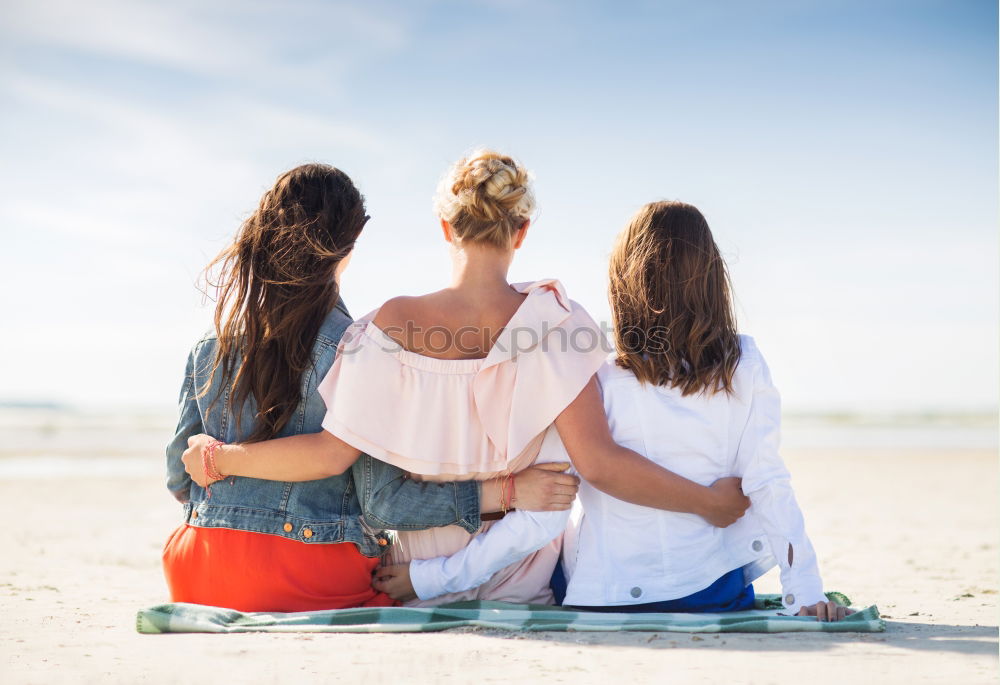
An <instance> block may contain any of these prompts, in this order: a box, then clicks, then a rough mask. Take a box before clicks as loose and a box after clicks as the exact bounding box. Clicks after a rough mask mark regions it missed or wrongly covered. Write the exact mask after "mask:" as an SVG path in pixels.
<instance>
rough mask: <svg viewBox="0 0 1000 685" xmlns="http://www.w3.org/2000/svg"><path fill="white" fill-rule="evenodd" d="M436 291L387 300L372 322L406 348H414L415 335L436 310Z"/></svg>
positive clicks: (416, 341)
mask: <svg viewBox="0 0 1000 685" xmlns="http://www.w3.org/2000/svg"><path fill="white" fill-rule="evenodd" d="M437 295H438V294H437V293H430V294H427V295H403V296H400V297H394V298H392V299H390V300H387V301H386V302H385V304H383V305H382V306H381V307H379V310H378V312H377V313H376V314H375V318H374V320H373V321H374V323H375V325H376V326H378V327H379V328H380V329H381V330H382V332H383V333H385V334H386V335H388V336H389V337H390V338H392V339H393V340H395V341H396V342H397V343H399V344H400V345H402V346H403V347H404V348H406V349H411V350H412V349H415V345H416V343H418V342H419V340H417V339H415V335H416V337H417V338H419V335H417V333H418V332H419V330H420V329H421V327H422V326H424V325H426V321H427V319H428V318H433V315H434V312H435V310H436V304H435V303H436V301H437V297H436V296H437Z"/></svg>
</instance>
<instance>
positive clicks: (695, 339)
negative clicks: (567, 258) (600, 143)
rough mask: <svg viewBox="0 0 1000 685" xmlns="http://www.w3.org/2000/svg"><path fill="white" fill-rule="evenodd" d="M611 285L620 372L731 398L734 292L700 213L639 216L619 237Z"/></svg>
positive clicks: (658, 211) (663, 205)
mask: <svg viewBox="0 0 1000 685" xmlns="http://www.w3.org/2000/svg"><path fill="white" fill-rule="evenodd" d="M610 279H611V284H610V288H609V296H610V301H611V312H612V316H613V319H614V335H615V345H616V347H617V358H616V363H617V364H618V366H620V367H622V368H624V369H628V370H629V371H631V372H632V373H633V374H635V376H636V378H638V379H639V381H640V382H642V383H652V384H654V385H663V386H668V387H673V388H678V389H680V391H681V394H682V395H691V394H695V393H700V392H708V393H715V392H719V391H724V392H727V393H728V392H732V389H733V385H732V382H733V373H734V372H735V371H736V365H737V363H738V362H739V359H740V345H739V338H738V336H737V333H736V315H735V312H734V311H733V303H732V296H731V292H732V286H731V284H730V281H729V272H728V270H727V268H726V263H725V261H724V260H723V259H722V255H721V254H720V253H719V248H718V246H717V245H716V244H715V240H714V239H713V238H712V232H711V230H710V229H709V228H708V222H707V221H705V217H703V216H702V214H701V212H699V211H698V209H697V208H695V207H693V206H691V205H688V204H684V203H683V202H653V203H651V204H648V205H646V206H644V207H643V208H642V209H640V210H639V211H638V212H637V213H636V215H635V216H633V217H632V219H631V220H630V221H629V223H628V225H627V226H626V227H625V229H624V230H623V231H622V232H621V234H619V236H618V240H617V242H616V244H615V248H614V251H613V252H612V254H611V265H610Z"/></svg>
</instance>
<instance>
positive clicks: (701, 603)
mask: <svg viewBox="0 0 1000 685" xmlns="http://www.w3.org/2000/svg"><path fill="white" fill-rule="evenodd" d="M557 576H558V577H557ZM562 576H563V574H562V565H561V564H560V565H559V566H557V567H556V575H555V576H553V586H556V585H557V584H558V583H559V582H560V579H561V578H562ZM561 582H562V589H563V592H562V596H563V597H565V589H564V588H565V582H566V581H565V580H564V579H562V580H561ZM553 589H556V588H555V587H554V588H553ZM556 597H557V599H560V601H561V599H562V598H561V597H560V596H559V593H558V592H557V593H556ZM753 600H754V593H753V585H744V584H743V569H741V568H738V569H735V570H733V571H730V572H729V573H727V574H725V575H724V576H722V577H721V578H719V579H718V580H717V581H715V582H714V583H712V584H711V585H709V586H708V587H707V588H705V589H704V590H699V591H698V592H695V593H694V594H691V595H688V596H687V597H680V598H678V599H668V600H664V601H662V602H649V603H647V604H624V605H620V606H595V607H590V606H587V607H583V606H574V607H571V608H573V609H579V610H580V611H601V612H610V613H633V612H636V613H641V612H656V613H700V612H708V613H715V612H722V611H743V610H744V609H753Z"/></svg>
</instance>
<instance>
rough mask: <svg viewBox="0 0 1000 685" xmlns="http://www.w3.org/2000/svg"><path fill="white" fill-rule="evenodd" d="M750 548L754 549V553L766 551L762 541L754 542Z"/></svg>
mask: <svg viewBox="0 0 1000 685" xmlns="http://www.w3.org/2000/svg"><path fill="white" fill-rule="evenodd" d="M750 548H751V549H753V551H754V552H759V551H761V550H762V549H764V543H763V542H761V541H760V540H754V541H753V544H752V545H750Z"/></svg>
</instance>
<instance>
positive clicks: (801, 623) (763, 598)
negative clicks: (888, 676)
mask: <svg viewBox="0 0 1000 685" xmlns="http://www.w3.org/2000/svg"><path fill="white" fill-rule="evenodd" d="M827 597H828V598H829V599H830V600H831V601H834V602H837V603H838V604H842V605H844V606H850V600H848V599H847V597H845V596H844V595H842V594H840V593H839V592H828V593H827ZM779 609H781V600H780V598H779V595H758V597H757V598H756V603H755V606H754V608H753V609H751V610H748V611H734V612H729V613H724V614H605V613H598V612H592V611H575V610H573V609H567V608H564V607H555V606H539V605H528V604H507V603H504V602H456V603H454V604H445V605H443V606H439V607H434V608H428V609H416V608H409V607H382V608H371V609H330V610H325V611H302V612H297V613H288V614H283V613H244V612H241V611H234V610H232V609H220V608H218V607H209V606H203V605H200V604H182V603H175V604H160V605H159V606H155V607H151V608H149V609H143V610H142V611H140V612H139V613H138V616H137V620H136V629H137V630H138V631H139V632H140V633H147V634H155V633H252V632H269V633H294V632H303V633H426V632H435V631H439V630H448V629H449V628H462V627H469V626H476V627H479V628H494V629H500V630H511V631H528V632H538V631H544V630H552V631H579V632H583V631H588V632H596V631H641V632H664V633H796V632H824V633H847V632H851V633H880V632H883V631H884V630H885V621H883V620H882V618H881V617H880V616H879V613H878V608H877V607H875V606H870V607H867V608H865V609H861V610H859V611H858V612H857V613H855V614H851V615H850V616H848V617H847V618H846V619H844V620H843V621H837V622H833V623H824V622H820V621H817V620H816V619H815V618H811V617H805V616H781V615H779V613H778V610H779Z"/></svg>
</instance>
